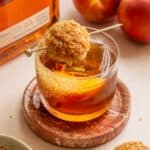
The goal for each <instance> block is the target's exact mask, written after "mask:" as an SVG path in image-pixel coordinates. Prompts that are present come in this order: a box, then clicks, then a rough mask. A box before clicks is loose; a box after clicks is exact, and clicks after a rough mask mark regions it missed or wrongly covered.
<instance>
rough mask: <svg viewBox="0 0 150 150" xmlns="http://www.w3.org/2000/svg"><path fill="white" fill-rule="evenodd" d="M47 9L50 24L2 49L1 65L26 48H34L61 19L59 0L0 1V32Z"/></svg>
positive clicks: (0, 53)
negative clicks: (50, 27) (52, 25)
mask: <svg viewBox="0 0 150 150" xmlns="http://www.w3.org/2000/svg"><path fill="white" fill-rule="evenodd" d="M46 7H49V10H50V14H49V22H48V23H47V24H45V25H43V26H42V27H40V28H38V29H36V30H35V31H33V32H32V33H29V34H28V35H26V36H24V37H22V38H20V39H19V40H17V41H14V42H13V43H9V44H8V45H6V46H5V47H2V48H0V65H1V64H3V63H6V62H7V61H9V60H11V59H12V58H14V57H16V56H17V55H19V54H21V53H22V52H23V51H24V50H25V48H27V47H34V46H35V45H36V43H37V41H38V39H40V38H41V37H42V35H43V34H44V33H45V31H46V29H47V28H48V27H49V26H50V25H51V24H52V23H54V22H55V21H57V19H58V17H59V0H0V22H1V23H0V32H1V31H4V30H6V29H7V28H10V27H12V26H14V25H16V24H17V23H19V22H21V21H23V20H24V19H26V18H28V17H31V16H32V15H34V14H36V13H38V12H39V11H40V10H42V9H44V8H46Z"/></svg>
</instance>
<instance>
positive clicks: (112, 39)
mask: <svg viewBox="0 0 150 150" xmlns="http://www.w3.org/2000/svg"><path fill="white" fill-rule="evenodd" d="M85 27H86V26H85ZM86 28H87V29H88V30H93V31H95V30H97V28H93V27H86ZM96 34H97V35H100V34H102V35H103V36H105V37H106V38H108V39H109V40H111V42H112V43H113V44H114V46H115V47H116V48H115V55H116V57H115V58H116V59H115V61H114V63H113V64H112V65H111V66H110V67H109V68H108V70H106V71H104V72H103V73H97V74H95V75H90V76H87V77H79V76H77V78H78V79H88V78H96V77H102V78H105V77H106V76H107V75H108V74H109V72H110V71H111V70H112V69H113V68H115V66H117V65H118V61H119V55H120V54H119V46H118V44H117V42H116V41H115V40H114V38H113V37H112V36H110V35H109V34H107V33H106V32H100V33H96ZM93 35H94V34H93ZM46 36H47V32H46V33H45V35H44V36H43V37H42V38H41V39H40V41H39V42H38V44H37V46H36V48H37V47H39V46H41V43H42V42H45V37H46ZM36 48H35V49H36ZM39 53H40V52H38V51H37V52H35V56H36V57H37V55H38V54H39ZM39 61H40V62H41V60H40V59H39ZM41 64H42V66H43V67H44V68H47V67H46V66H45V65H44V64H43V63H42V62H41ZM47 69H48V68H47ZM48 70H49V71H50V72H52V71H51V70H50V69H48ZM103 74H105V75H103Z"/></svg>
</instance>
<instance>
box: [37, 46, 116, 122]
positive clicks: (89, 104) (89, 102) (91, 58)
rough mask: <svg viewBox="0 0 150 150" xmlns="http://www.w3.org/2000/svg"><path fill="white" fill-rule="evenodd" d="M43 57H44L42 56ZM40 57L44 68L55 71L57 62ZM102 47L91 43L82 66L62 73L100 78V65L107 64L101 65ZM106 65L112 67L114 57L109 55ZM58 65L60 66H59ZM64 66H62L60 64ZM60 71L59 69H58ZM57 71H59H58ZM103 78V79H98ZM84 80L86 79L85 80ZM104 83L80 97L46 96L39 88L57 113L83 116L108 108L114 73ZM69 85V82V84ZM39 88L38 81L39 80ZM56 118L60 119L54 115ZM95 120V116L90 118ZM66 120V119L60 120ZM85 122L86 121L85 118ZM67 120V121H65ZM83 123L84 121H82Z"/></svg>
mask: <svg viewBox="0 0 150 150" xmlns="http://www.w3.org/2000/svg"><path fill="white" fill-rule="evenodd" d="M43 56H44V55H43ZM43 56H42V57H41V60H42V62H43V63H44V65H45V67H47V68H48V69H50V70H52V71H54V70H56V69H57V66H58V62H55V61H54V60H49V59H48V60H46V59H43V58H44V57H43ZM105 59H107V58H105ZM103 61H104V46H103V45H102V44H98V43H93V44H92V46H91V50H90V52H89V53H88V56H87V59H86V61H85V62H84V63H83V64H79V65H77V66H72V67H70V66H67V67H66V68H65V70H63V72H65V73H66V74H69V75H72V76H76V77H90V78H91V77H92V76H93V77H94V76H96V75H97V76H100V74H102V73H103V70H102V69H103V68H102V65H105V66H107V65H108V64H103V63H104V62H103ZM105 61H106V63H109V65H110V66H112V65H113V63H114V61H115V58H114V55H113V54H111V53H109V62H107V61H108V60H105ZM59 65H60V64H59ZM62 65H64V64H62ZM60 66H61V65H60ZM58 69H60V68H58ZM58 71H59V70H58ZM98 78H103V77H98ZM85 80H86V79H85ZM104 80H105V83H104V85H102V86H99V87H98V88H96V89H95V88H94V89H92V90H91V91H89V92H87V93H83V94H82V93H80V95H75V94H71V95H67V96H64V97H63V96H60V97H59V93H57V96H56V95H51V94H46V93H45V92H44V91H43V90H42V87H41V91H42V92H43V95H44V96H45V100H46V103H47V104H48V105H49V106H50V107H52V108H54V109H55V110H57V111H58V112H61V113H65V114H69V115H70V114H71V115H85V114H90V113H94V112H97V111H98V112H99V115H100V114H103V113H104V112H105V111H106V110H107V109H108V107H109V105H110V103H111V101H112V99H113V96H114V92H115V87H116V72H114V73H111V75H109V76H107V77H104ZM70 84H71V82H70ZM39 86H40V80H39ZM93 115H94V114H93ZM55 116H56V117H58V118H61V117H59V116H57V114H55ZM92 118H95V116H92ZM61 119H64V120H65V119H66V118H61ZM85 119H86V120H88V119H87V118H86V117H85ZM67 120H69V119H67ZM83 121H84V119H83Z"/></svg>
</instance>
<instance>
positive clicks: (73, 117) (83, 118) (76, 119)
mask: <svg viewBox="0 0 150 150" xmlns="http://www.w3.org/2000/svg"><path fill="white" fill-rule="evenodd" d="M40 98H41V102H42V104H43V105H44V107H45V109H46V110H47V111H48V112H49V113H50V114H51V115H53V116H54V117H56V118H58V119H61V120H64V121H70V122H85V121H89V120H93V119H95V118H97V117H100V116H102V115H103V114H104V113H105V112H106V111H107V110H108V108H109V105H105V106H104V107H103V109H100V110H98V111H95V112H92V113H88V114H81V115H73V114H68V113H63V112H60V111H58V110H56V109H55V108H53V107H52V106H50V105H49V103H48V102H47V101H46V100H45V98H44V96H43V95H42V94H41V93H40Z"/></svg>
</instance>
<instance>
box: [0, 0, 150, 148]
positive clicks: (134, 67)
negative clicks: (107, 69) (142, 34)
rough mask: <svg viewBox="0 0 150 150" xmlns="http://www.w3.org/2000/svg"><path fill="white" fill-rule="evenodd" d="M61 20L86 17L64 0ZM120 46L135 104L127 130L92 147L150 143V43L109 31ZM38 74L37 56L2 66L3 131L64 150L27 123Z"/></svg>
mask: <svg viewBox="0 0 150 150" xmlns="http://www.w3.org/2000/svg"><path fill="white" fill-rule="evenodd" d="M60 8H61V12H60V14H61V17H60V20H63V19H70V18H73V19H75V20H77V21H79V22H80V23H82V24H86V25H90V26H94V27H99V28H101V27H104V26H107V25H108V24H104V25H92V24H89V23H87V22H86V21H84V20H83V18H82V17H81V16H80V15H79V14H78V13H77V11H76V10H75V9H74V7H73V5H72V1H71V0H67V1H66V0H61V6H60ZM108 33H109V34H110V35H112V36H113V37H114V39H115V40H116V41H117V42H118V44H119V47H120V61H119V77H120V78H121V79H122V80H123V81H124V82H125V83H126V84H127V86H128V87H129V90H130V92H131V97H132V108H131V116H130V120H129V123H128V125H127V127H126V128H125V130H124V131H123V132H122V133H121V134H120V135H119V136H118V137H116V138H115V139H114V140H112V141H111V142H109V143H107V144H104V145H103V146H99V147H96V148H93V149H92V148H91V149H90V150H112V149H113V148H114V146H115V145H116V144H119V143H122V142H123V141H129V140H141V141H143V142H145V143H146V144H149V145H150V46H149V45H147V46H144V45H140V44H137V43H135V42H133V41H131V40H129V39H128V38H127V37H126V36H125V35H124V34H123V33H122V31H121V30H120V29H119V28H118V29H114V30H111V31H109V32H108ZM34 76H35V71H34V59H33V57H30V58H27V57H26V56H25V55H21V56H20V57H18V58H17V59H15V60H13V61H11V62H9V63H7V64H5V65H3V66H1V67H0V134H7V135H11V136H15V137H17V138H20V139H21V140H23V141H25V142H26V143H27V144H29V145H30V146H31V147H32V148H33V149H34V150H50V149H51V150H63V149H64V148H60V147H57V146H54V145H51V144H49V143H47V142H44V141H43V140H42V139H40V138H39V137H37V136H36V135H35V134H34V133H32V132H31V130H30V129H29V128H28V126H27V125H26V123H25V121H24V118H23V114H22V110H21V103H22V95H23V92H24V89H25V87H26V85H27V84H28V82H29V81H30V80H31V79H32V78H33V77H34Z"/></svg>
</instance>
